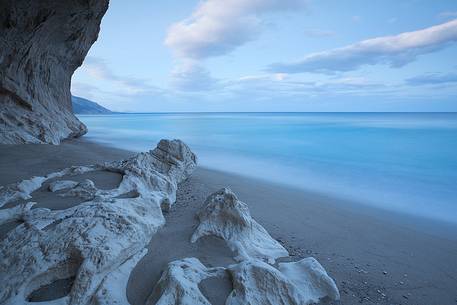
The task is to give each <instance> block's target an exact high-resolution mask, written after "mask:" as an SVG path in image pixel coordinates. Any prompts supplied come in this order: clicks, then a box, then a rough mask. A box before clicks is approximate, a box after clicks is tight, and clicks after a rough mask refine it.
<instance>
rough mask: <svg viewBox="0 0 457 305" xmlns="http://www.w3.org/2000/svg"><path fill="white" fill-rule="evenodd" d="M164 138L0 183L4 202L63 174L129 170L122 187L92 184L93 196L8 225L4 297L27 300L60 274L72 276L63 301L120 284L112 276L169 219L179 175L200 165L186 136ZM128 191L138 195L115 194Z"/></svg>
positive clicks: (0, 265) (0, 270)
mask: <svg viewBox="0 0 457 305" xmlns="http://www.w3.org/2000/svg"><path fill="white" fill-rule="evenodd" d="M161 143H162V144H159V146H160V149H159V148H156V149H154V150H152V151H150V152H148V153H140V154H138V155H137V156H135V157H132V158H130V159H127V160H124V161H121V162H111V163H107V164H103V165H94V166H90V167H73V168H68V169H64V170H62V171H59V172H56V173H51V174H48V175H47V176H45V177H35V178H33V179H30V180H25V182H24V181H23V182H20V183H17V184H14V185H10V186H8V187H6V188H3V189H1V190H0V198H1V199H2V200H3V203H4V202H6V201H8V202H11V201H12V200H15V199H18V198H24V197H29V198H30V197H31V192H32V190H33V189H37V188H39V187H40V186H41V185H42V183H44V182H45V181H47V180H49V179H54V178H56V177H57V178H58V177H62V176H64V175H74V174H77V173H81V172H87V171H94V170H111V171H117V172H119V173H122V174H123V179H122V182H121V184H120V185H119V187H118V188H116V189H113V190H99V189H96V188H95V187H94V188H95V193H94V194H93V195H94V199H93V200H90V201H86V202H83V203H81V204H80V205H78V206H75V207H72V208H69V209H65V210H55V211H51V210H48V209H32V210H30V212H28V213H27V215H26V217H23V220H24V223H22V224H20V225H18V226H17V227H16V228H14V229H13V230H12V231H10V232H8V233H7V235H6V237H5V238H4V239H3V240H1V241H0V257H2V259H1V260H0V304H5V305H6V304H10V305H13V304H24V303H25V302H26V300H27V298H28V296H29V295H30V293H32V292H33V291H35V290H37V289H38V288H40V287H42V286H43V285H48V284H51V283H53V282H55V281H57V280H61V279H73V278H74V282H73V285H72V288H71V291H70V293H69V295H68V296H66V297H63V298H61V299H58V300H55V301H53V302H57V303H58V304H75V305H76V304H78V305H86V304H90V302H92V300H99V301H100V298H99V297H100V295H103V293H104V292H108V293H109V292H110V291H114V290H112V289H110V287H111V284H110V283H112V281H111V280H110V276H111V275H113V276H115V277H117V278H124V277H125V274H126V272H128V270H129V269H130V268H133V267H132V262H134V261H135V260H137V259H139V258H138V255H139V253H142V252H143V251H144V249H145V248H146V246H147V244H148V242H149V240H150V239H151V237H152V235H153V234H154V233H155V232H156V231H157V230H158V229H159V228H160V227H161V226H163V224H164V222H165V219H164V217H163V215H162V211H161V205H162V204H163V202H164V201H166V202H173V201H174V199H175V197H176V194H175V192H176V188H177V184H178V182H180V181H181V180H182V179H185V178H187V176H188V175H189V174H190V173H191V172H192V170H193V169H194V168H195V166H196V164H195V160H196V158H195V155H194V154H193V153H192V152H191V151H190V149H189V148H188V147H187V146H186V145H185V144H184V143H183V142H181V141H179V140H174V141H165V140H164V141H161ZM158 150H159V151H160V153H158ZM168 154H170V155H171V156H168ZM166 156H168V157H166ZM171 161H172V162H171ZM126 192H136V193H137V194H138V197H135V198H117V197H118V196H119V195H121V194H124V193H126ZM75 195H76V196H79V195H81V194H78V193H75ZM81 196H83V195H81ZM12 198H13V199H12ZM0 203H1V202H0ZM128 261H130V263H128V264H127V265H126V263H127V262H128ZM124 280H125V278H124V279H123V280H122V281H124ZM106 297H107V299H111V300H119V298H120V297H119V295H112V296H106ZM99 303H100V302H99Z"/></svg>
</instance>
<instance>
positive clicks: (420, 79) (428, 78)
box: [406, 73, 457, 86]
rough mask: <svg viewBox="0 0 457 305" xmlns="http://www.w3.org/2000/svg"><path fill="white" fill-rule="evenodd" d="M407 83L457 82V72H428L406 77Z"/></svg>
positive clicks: (433, 83) (438, 83) (417, 84)
mask: <svg viewBox="0 0 457 305" xmlns="http://www.w3.org/2000/svg"><path fill="white" fill-rule="evenodd" d="M406 83H407V84H409V85H413V86H423V85H444V84H452V85H455V84H456V83H457V73H428V74H424V75H418V76H415V77H411V78H408V79H406Z"/></svg>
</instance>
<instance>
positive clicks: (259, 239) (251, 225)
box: [191, 188, 289, 263]
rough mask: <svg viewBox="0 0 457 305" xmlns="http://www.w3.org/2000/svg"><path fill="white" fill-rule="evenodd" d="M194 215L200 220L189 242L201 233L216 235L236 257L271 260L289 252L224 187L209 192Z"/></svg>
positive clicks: (202, 234)
mask: <svg viewBox="0 0 457 305" xmlns="http://www.w3.org/2000/svg"><path fill="white" fill-rule="evenodd" d="M197 217H198V220H199V222H200V223H199V225H198V227H197V229H196V230H195V232H194V233H193V235H192V237H191V242H196V241H197V240H198V239H199V238H200V237H202V236H207V235H215V236H218V237H220V238H222V239H224V240H225V241H226V242H227V245H228V246H229V248H230V249H231V250H232V251H234V252H235V253H236V255H237V256H236V257H235V259H236V260H237V261H242V260H245V259H251V258H256V259H262V260H266V261H268V262H270V263H274V261H275V259H276V258H278V257H284V256H289V253H288V252H287V250H286V249H284V247H283V246H281V244H280V243H279V242H277V241H276V240H274V239H273V238H272V237H271V236H270V234H268V232H267V231H266V230H265V229H264V228H263V227H262V226H261V225H260V224H258V223H257V222H256V221H255V220H254V219H253V218H252V217H251V214H250V213H249V209H248V206H247V204H246V203H244V202H241V201H239V200H238V198H237V197H236V195H235V194H234V193H233V192H232V191H231V190H230V189H228V188H223V189H221V190H219V191H217V192H215V193H213V194H212V195H210V196H209V197H208V198H207V199H206V201H205V207H204V208H203V209H202V210H201V211H200V212H199V213H198V215H197Z"/></svg>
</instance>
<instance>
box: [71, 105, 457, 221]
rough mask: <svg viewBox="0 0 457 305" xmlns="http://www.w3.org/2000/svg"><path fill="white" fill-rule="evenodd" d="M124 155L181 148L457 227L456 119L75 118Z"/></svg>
mask: <svg viewBox="0 0 457 305" xmlns="http://www.w3.org/2000/svg"><path fill="white" fill-rule="evenodd" d="M78 117H79V118H80V120H82V121H83V122H84V123H85V124H86V125H87V127H88V128H89V132H88V134H87V135H86V138H88V139H89V140H93V141H96V142H99V143H103V144H106V145H110V146H113V147H117V148H123V149H128V150H133V151H147V150H150V149H152V148H154V147H155V146H156V144H157V142H158V141H159V140H160V139H163V138H167V139H181V140H183V141H184V142H185V143H187V144H188V145H189V146H190V147H191V149H192V150H193V151H194V152H195V153H196V154H197V156H198V160H199V165H200V166H202V167H206V168H211V169H217V170H221V171H225V172H231V173H236V174H239V175H243V176H249V177H254V178H258V179H263V180H267V181H271V182H274V183H280V184H283V185H287V186H290V187H294V188H300V189H303V190H306V191H313V192H318V193H322V194H325V195H329V196H338V197H339V198H343V199H349V200H355V201H357V202H360V203H363V204H367V205H371V206H376V207H378V208H381V209H385V210H392V211H397V212H401V213H408V214H413V215H417V216H421V217H426V218H431V219H435V220H440V221H445V222H450V223H457V113H129V114H112V115H79V116H78Z"/></svg>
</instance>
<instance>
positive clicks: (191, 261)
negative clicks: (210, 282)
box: [146, 257, 225, 305]
mask: <svg viewBox="0 0 457 305" xmlns="http://www.w3.org/2000/svg"><path fill="white" fill-rule="evenodd" d="M224 274H225V268H222V267H216V268H207V267H205V266H204V265H203V264H202V263H201V262H200V261H199V260H198V259H197V258H194V257H192V258H184V259H182V260H177V261H173V262H171V263H169V264H168V266H167V269H166V270H165V271H164V272H163V274H162V276H161V277H160V279H159V281H158V282H157V284H156V285H155V286H154V289H153V292H152V294H151V296H150V297H149V298H148V300H147V302H146V304H147V305H154V304H155V305H211V303H210V302H209V301H208V300H207V299H206V298H205V296H204V295H203V294H202V293H201V291H200V289H199V288H198V284H199V283H200V282H201V281H202V280H204V279H206V278H210V277H218V276H223V275H224ZM155 296H158V301H157V302H156V303H153V299H154V297H155Z"/></svg>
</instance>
